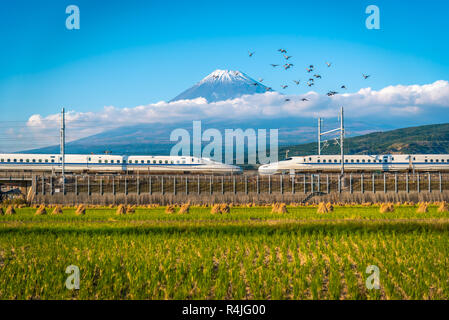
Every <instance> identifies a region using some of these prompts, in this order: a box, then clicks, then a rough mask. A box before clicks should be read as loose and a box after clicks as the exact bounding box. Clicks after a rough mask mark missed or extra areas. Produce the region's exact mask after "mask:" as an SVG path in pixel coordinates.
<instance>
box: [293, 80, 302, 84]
mask: <svg viewBox="0 0 449 320" xmlns="http://www.w3.org/2000/svg"><path fill="white" fill-rule="evenodd" d="M300 81H301V80H293V82H294V83H296V85H299V82H300Z"/></svg>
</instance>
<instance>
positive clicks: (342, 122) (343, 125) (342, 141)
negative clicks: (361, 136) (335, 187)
mask: <svg viewBox="0 0 449 320" xmlns="http://www.w3.org/2000/svg"><path fill="white" fill-rule="evenodd" d="M344 140H345V124H344V121H343V107H341V110H340V152H341V176H340V178H341V179H343V176H344V174H345V152H344V149H343V144H344ZM343 181H344V180H343Z"/></svg>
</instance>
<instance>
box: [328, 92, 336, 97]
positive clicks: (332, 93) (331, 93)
mask: <svg viewBox="0 0 449 320" xmlns="http://www.w3.org/2000/svg"><path fill="white" fill-rule="evenodd" d="M337 93H338V92H335V91H329V92H328V93H327V95H328V96H329V97H331V96H333V95H336V94H337Z"/></svg>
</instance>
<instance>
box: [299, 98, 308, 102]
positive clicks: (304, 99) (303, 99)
mask: <svg viewBox="0 0 449 320" xmlns="http://www.w3.org/2000/svg"><path fill="white" fill-rule="evenodd" d="M301 101H309V99H306V98H302V99H301Z"/></svg>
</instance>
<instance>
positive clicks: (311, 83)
mask: <svg viewBox="0 0 449 320" xmlns="http://www.w3.org/2000/svg"><path fill="white" fill-rule="evenodd" d="M314 84H315V83H313V82H307V85H308V86H309V87H311V86H313V85H314Z"/></svg>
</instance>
